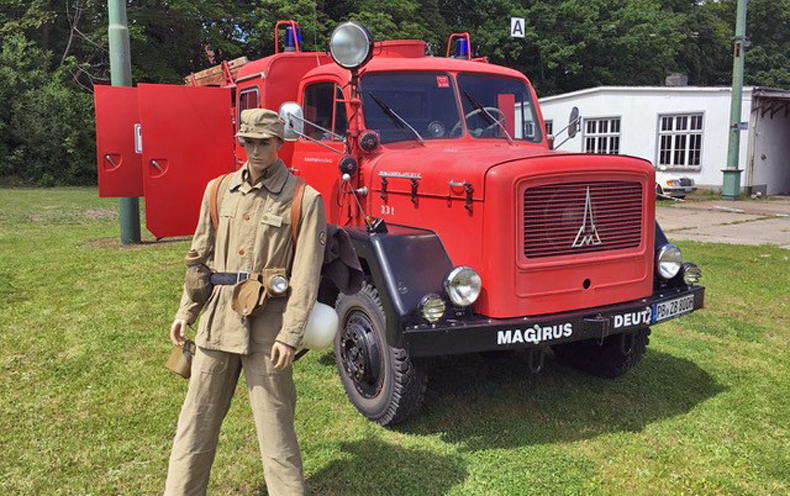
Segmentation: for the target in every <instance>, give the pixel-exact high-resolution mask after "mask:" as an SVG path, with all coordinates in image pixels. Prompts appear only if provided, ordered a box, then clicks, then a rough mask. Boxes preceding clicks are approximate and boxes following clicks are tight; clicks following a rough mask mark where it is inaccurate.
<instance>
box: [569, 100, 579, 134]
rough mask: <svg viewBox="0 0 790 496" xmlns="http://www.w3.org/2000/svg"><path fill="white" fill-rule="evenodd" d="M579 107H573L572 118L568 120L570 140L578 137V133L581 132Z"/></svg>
mask: <svg viewBox="0 0 790 496" xmlns="http://www.w3.org/2000/svg"><path fill="white" fill-rule="evenodd" d="M580 127H581V126H579V107H573V110H571V117H570V119H568V138H570V139H573V138H575V137H576V132H577V131H578V130H579V128H580Z"/></svg>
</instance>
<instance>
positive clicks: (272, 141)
mask: <svg viewBox="0 0 790 496" xmlns="http://www.w3.org/2000/svg"><path fill="white" fill-rule="evenodd" d="M282 146H283V142H282V140H281V139H280V138H277V137H274V136H273V137H271V138H244V152H245V153H246V154H247V161H248V162H249V164H250V165H249V166H250V172H251V173H252V174H253V175H254V176H256V177H257V176H259V175H260V174H263V172H264V171H265V170H266V169H268V168H269V167H270V166H271V165H272V164H274V163H275V162H277V159H278V157H277V152H278V151H279V150H280V148H282Z"/></svg>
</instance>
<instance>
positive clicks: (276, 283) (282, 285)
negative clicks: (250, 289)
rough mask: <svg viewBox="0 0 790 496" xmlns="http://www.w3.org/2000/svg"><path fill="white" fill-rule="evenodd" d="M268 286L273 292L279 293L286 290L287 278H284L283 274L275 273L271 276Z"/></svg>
mask: <svg viewBox="0 0 790 496" xmlns="http://www.w3.org/2000/svg"><path fill="white" fill-rule="evenodd" d="M269 286H270V287H271V288H272V292H273V293H274V294H276V295H281V294H283V293H285V291H286V290H288V279H286V278H285V276H281V275H276V276H274V277H272V280H271V281H270V282H269Z"/></svg>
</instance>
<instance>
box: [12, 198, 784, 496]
mask: <svg viewBox="0 0 790 496" xmlns="http://www.w3.org/2000/svg"><path fill="white" fill-rule="evenodd" d="M116 205H117V203H116V201H115V200H111V199H99V198H98V197H97V191H96V189H91V188H84V189H82V188H75V189H66V188H59V189H47V190H24V189H16V190H10V189H0V336H2V338H0V495H39V494H41V495H43V494H46V495H58V494H69V495H71V494H84V495H88V494H91V495H99V494H106V495H114V494H156V493H161V490H162V489H163V484H164V477H165V472H166V468H167V458H168V455H169V450H170V445H171V440H172V437H173V434H174V432H175V424H176V417H177V415H178V411H179V408H180V405H181V402H182V401H183V397H184V393H185V391H186V382H185V381H183V380H181V379H180V378H178V377H176V376H174V375H172V374H171V373H169V372H167V371H166V370H164V369H163V367H162V365H163V363H164V361H165V359H166V358H167V355H168V354H169V352H170V344H169V342H168V340H167V327H168V325H169V323H170V321H171V318H172V317H173V314H174V311H175V308H176V305H177V301H178V298H179V294H180V284H181V279H182V277H183V266H182V262H181V260H182V259H183V255H184V253H185V251H186V249H187V243H186V242H185V241H176V242H164V243H151V242H149V243H146V244H143V245H141V246H136V247H131V248H119V247H118V244H117V240H118V221H117V217H116V216H115V210H116ZM681 247H682V248H683V249H684V253H685V254H686V256H687V258H690V259H693V260H695V261H697V262H698V263H699V264H700V265H701V266H702V268H703V271H704V283H705V285H706V286H707V287H708V297H707V308H706V309H705V310H704V311H702V312H699V313H697V314H694V315H691V316H688V317H686V318H682V319H677V320H675V321H673V322H670V323H666V324H664V325H660V326H656V327H654V328H653V334H652V336H651V344H650V347H649V348H648V353H647V355H646V357H645V359H644V361H643V362H642V363H641V364H640V365H639V366H638V367H637V368H636V369H634V370H633V371H632V372H631V373H629V374H627V375H626V376H624V377H622V378H620V379H617V380H614V381H605V380H599V379H595V378H591V377H588V376H585V375H583V374H581V373H577V372H575V371H573V370H571V369H568V368H564V367H561V366H559V365H556V364H555V363H553V362H550V363H549V364H548V367H547V370H546V371H545V372H543V373H542V374H541V375H540V376H537V377H533V376H532V375H531V374H530V373H529V372H528V367H527V363H526V360H525V356H523V355H516V356H514V357H512V358H508V359H504V360H499V361H487V360H484V359H483V358H480V357H478V356H476V355H475V356H465V357H453V358H447V359H442V360H438V361H436V363H435V364H434V366H433V369H432V374H431V382H430V385H429V389H428V395H427V400H426V411H425V413H424V414H423V415H422V416H421V417H419V418H418V419H416V420H415V421H413V422H411V423H409V424H407V425H405V426H402V427H399V428H397V429H392V430H387V429H383V428H381V427H378V426H376V425H373V424H371V423H369V422H367V421H365V420H364V419H363V418H362V417H361V416H360V415H359V414H358V413H357V412H356V410H355V409H354V408H353V407H352V406H351V405H350V403H349V402H348V401H347V400H346V398H345V394H344V392H343V388H342V386H341V384H340V382H339V380H338V377H337V373H336V370H335V365H334V359H333V357H332V354H331V352H323V353H309V354H308V355H307V356H306V357H305V358H304V359H303V360H302V361H300V362H299V363H298V364H297V365H296V366H295V375H296V381H297V388H298V391H299V403H298V407H297V431H298V433H299V436H300V443H301V447H302V452H303V456H304V460H305V470H306V475H307V479H308V484H309V486H310V488H311V490H312V492H313V494H321V495H323V494H328V495H401V494H402V495H423V494H425V495H441V494H449V495H473V494H474V495H499V494H502V495H522V494H563V495H565V494H569V495H572V494H578V495H588V494H600V495H604V494H611V495H624V494H627V495H629V496H631V495H643V494H644V495H647V494H650V495H652V494H672V495H674V494H702V495H707V494H757V495H763V494H789V493H790V448H789V446H790V430H789V429H790V360H788V358H790V352H789V351H788V350H790V317H788V315H790V251H786V250H780V249H776V248H770V247H743V246H727V245H713V244H699V243H681ZM263 483H264V482H263V474H262V469H261V466H260V460H259V458H258V447H257V444H256V436H255V430H254V425H253V420H252V415H251V412H250V409H249V402H248V400H247V397H246V392H245V388H244V385H243V384H240V386H239V389H238V394H237V395H236V398H235V399H234V404H233V406H232V407H231V411H230V413H229V415H228V418H227V419H226V421H225V425H224V427H223V431H222V436H221V438H220V447H219V452H218V455H217V459H216V462H215V466H214V470H213V472H212V479H211V486H210V494H220V495H225V494H265V493H266V490H265V488H264V485H263Z"/></svg>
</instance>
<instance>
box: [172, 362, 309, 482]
mask: <svg viewBox="0 0 790 496" xmlns="http://www.w3.org/2000/svg"><path fill="white" fill-rule="evenodd" d="M241 370H243V371H244V377H245V378H246V380H247V391H248V393H249V395H250V404H251V406H252V412H253V416H254V418H255V426H256V428H257V431H258V444H259V446H260V451H261V459H262V460H263V471H264V477H265V478H266V487H267V488H268V490H269V494H270V495H271V496H281V495H282V496H286V495H287V496H291V495H298V496H303V495H304V494H305V485H304V475H303V472H302V457H301V454H300V452H299V444H298V443H297V440H296V431H295V430H294V409H295V406H296V388H295V387H294V382H293V369H292V367H290V366H289V367H287V368H286V369H285V370H276V369H275V368H274V364H273V363H272V361H271V359H270V358H269V354H268V353H253V354H249V355H239V354H236V353H227V352H224V351H216V350H208V349H204V348H200V347H198V348H197V351H196V354H195V358H194V360H193V362H192V377H191V378H190V380H189V390H188V392H187V397H186V400H185V401H184V406H183V407H182V408H181V414H180V415H179V417H178V429H177V432H176V437H175V440H174V441H173V451H172V453H171V455H170V467H169V469H168V473H167V484H166V488H165V496H175V495H190V496H191V495H204V494H206V486H207V485H208V480H209V473H210V472H211V464H212V463H213V461H214V454H215V453H216V449H217V441H218V439H219V430H220V426H221V425H222V421H223V419H224V418H225V415H226V414H227V412H228V408H229V407H230V403H231V399H232V398H233V392H234V391H235V389H236V383H237V382H238V379H239V374H240V372H241Z"/></svg>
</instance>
